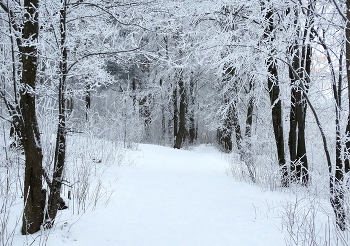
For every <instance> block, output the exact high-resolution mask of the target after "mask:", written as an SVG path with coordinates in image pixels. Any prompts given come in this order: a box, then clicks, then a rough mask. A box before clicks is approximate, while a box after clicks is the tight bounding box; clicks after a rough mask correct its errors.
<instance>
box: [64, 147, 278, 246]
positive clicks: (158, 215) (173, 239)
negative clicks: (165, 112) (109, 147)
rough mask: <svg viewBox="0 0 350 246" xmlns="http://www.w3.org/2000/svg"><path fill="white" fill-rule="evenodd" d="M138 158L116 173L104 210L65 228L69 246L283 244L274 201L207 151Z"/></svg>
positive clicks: (158, 152)
mask: <svg viewBox="0 0 350 246" xmlns="http://www.w3.org/2000/svg"><path fill="white" fill-rule="evenodd" d="M139 154H140V155H141V156H140V157H139V158H138V160H137V164H136V165H134V166H123V167H119V168H117V170H118V172H119V173H118V174H117V175H118V178H119V179H118V181H117V185H118V187H119V189H118V190H117V191H116V192H115V194H114V195H113V198H112V199H111V201H110V203H109V204H108V206H107V207H106V208H105V209H97V210H96V211H94V212H92V213H91V214H90V213H89V214H88V215H84V216H83V217H82V218H81V220H80V221H78V222H77V225H75V226H73V227H72V228H71V230H70V236H69V238H70V239H71V240H68V241H70V242H71V245H85V246H86V245H94V246H95V245H106V246H107V245H125V246H148V245H149V246H171V245H174V246H175V245H177V246H196V245H198V246H205V245H208V246H209V245H210V246H214V245H218V246H221V245H222V246H226V245H240V246H244V245H249V246H254V245H255V246H256V245H269V246H271V245H284V239H283V235H282V233H281V231H280V223H281V220H280V218H274V216H275V213H277V212H278V211H274V208H273V203H274V201H273V200H272V201H271V200H269V196H271V197H272V198H273V197H274V195H273V194H272V193H269V192H264V193H262V192H261V191H260V189H259V188H257V187H253V186H250V185H247V184H244V183H238V182H235V181H234V180H233V178H232V177H228V176H227V175H226V174H225V173H224V170H225V166H226V165H227V163H226V161H225V160H224V158H222V156H221V154H220V153H218V152H217V151H216V150H214V149H213V148H212V147H205V146H201V147H198V148H196V149H195V150H194V151H184V150H174V149H170V148H165V147H159V146H151V145H141V152H140V153H139ZM267 200H269V202H267ZM87 235H90V236H88V237H87ZM75 240H76V241H75Z"/></svg>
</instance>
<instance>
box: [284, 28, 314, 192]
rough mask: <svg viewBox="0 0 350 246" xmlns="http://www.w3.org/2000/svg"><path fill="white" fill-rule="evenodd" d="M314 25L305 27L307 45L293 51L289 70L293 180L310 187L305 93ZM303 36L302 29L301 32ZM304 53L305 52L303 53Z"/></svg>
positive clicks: (304, 40)
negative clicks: (311, 33) (311, 31)
mask: <svg viewBox="0 0 350 246" xmlns="http://www.w3.org/2000/svg"><path fill="white" fill-rule="evenodd" d="M309 27H310V23H309V22H307V23H306V24H305V31H304V33H303V44H302V46H301V47H300V45H299V44H298V42H299V41H298V40H295V45H294V46H293V47H292V48H291V50H290V52H291V55H292V64H291V66H290V68H289V77H290V80H291V86H292V88H291V112H290V130H289V151H290V159H291V168H290V169H291V175H292V176H291V178H292V181H293V182H300V183H301V184H302V185H308V183H309V173H308V161H307V153H306V143H305V119H306V108H307V103H306V100H305V94H306V93H307V92H308V89H309V84H310V72H311V46H310V45H309V44H306V41H307V39H308V35H310V34H309V33H308V29H309ZM297 36H299V30H298V31H297ZM300 51H301V52H300Z"/></svg>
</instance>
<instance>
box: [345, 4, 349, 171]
mask: <svg viewBox="0 0 350 246" xmlns="http://www.w3.org/2000/svg"><path fill="white" fill-rule="evenodd" d="M346 18H347V22H346V28H345V37H346V40H345V49H346V50H345V51H346V54H345V59H346V64H345V65H346V67H347V68H349V67H350V0H347V1H346ZM346 73H347V82H348V87H347V91H348V95H347V96H348V100H349V107H348V122H347V125H346V129H345V133H346V136H350V71H349V69H346ZM345 146H346V152H347V153H348V155H349V152H350V140H348V141H346V143H345ZM344 165H345V167H344V171H345V172H346V173H347V172H350V158H349V157H347V158H346V159H345V164H344Z"/></svg>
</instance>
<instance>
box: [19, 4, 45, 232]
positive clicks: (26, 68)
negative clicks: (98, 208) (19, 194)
mask: <svg viewBox="0 0 350 246" xmlns="http://www.w3.org/2000/svg"><path fill="white" fill-rule="evenodd" d="M24 8H25V11H26V13H25V14H24V17H25V18H24V19H25V22H24V25H23V29H22V38H23V39H24V40H25V42H26V41H27V40H31V41H30V42H28V44H27V45H25V46H21V47H19V48H20V51H21V56H22V57H21V59H22V65H23V69H22V79H21V83H22V85H23V86H22V89H21V91H20V93H21V100H20V106H21V113H22V117H23V122H24V129H23V130H24V132H23V134H22V137H23V140H22V143H23V148H24V154H25V158H26V160H25V174H24V211H23V223H22V234H32V233H35V232H37V231H39V230H40V226H41V224H42V222H43V219H44V201H45V200H44V199H45V196H43V194H44V192H43V190H42V159H43V155H42V148H41V143H40V133H39V128H38V122H37V118H36V109H35V82H36V75H37V64H38V58H37V47H36V40H37V38H38V33H39V28H38V27H39V25H38V14H39V13H38V12H37V8H38V0H31V1H30V0H25V1H24Z"/></svg>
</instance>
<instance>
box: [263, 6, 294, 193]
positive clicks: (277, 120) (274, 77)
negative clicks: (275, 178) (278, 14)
mask: <svg viewBox="0 0 350 246" xmlns="http://www.w3.org/2000/svg"><path fill="white" fill-rule="evenodd" d="M267 3H269V2H267ZM267 3H266V4H267ZM263 10H264V11H266V14H265V21H266V22H267V23H266V29H265V32H264V38H265V40H266V42H267V44H268V45H269V44H270V45H271V44H272V47H273V42H274V39H275V37H274V35H275V34H274V31H275V24H274V15H273V13H274V11H273V9H272V7H270V6H268V7H267V8H266V7H265V6H263ZM275 53H276V50H275V49H274V48H272V50H271V51H270V54H269V55H268V58H267V70H268V73H269V74H268V77H267V86H268V91H269V96H270V102H271V115H272V125H273V132H274V136H275V142H276V147H277V158H278V164H279V166H280V168H281V176H282V177H281V184H282V186H283V187H287V186H289V174H288V168H287V166H286V158H285V152H284V136H283V122H282V103H281V98H280V85H279V78H278V69H277V61H276V59H275V58H274V54H275Z"/></svg>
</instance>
